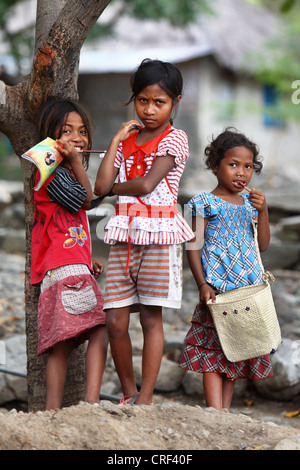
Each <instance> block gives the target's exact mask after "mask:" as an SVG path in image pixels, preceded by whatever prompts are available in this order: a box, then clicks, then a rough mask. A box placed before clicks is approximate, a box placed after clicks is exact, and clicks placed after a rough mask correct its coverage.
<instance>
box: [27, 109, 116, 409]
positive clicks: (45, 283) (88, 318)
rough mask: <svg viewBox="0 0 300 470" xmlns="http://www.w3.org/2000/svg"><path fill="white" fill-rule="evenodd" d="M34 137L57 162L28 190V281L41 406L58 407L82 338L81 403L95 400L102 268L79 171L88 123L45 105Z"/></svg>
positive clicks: (102, 351)
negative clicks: (48, 141)
mask: <svg viewBox="0 0 300 470" xmlns="http://www.w3.org/2000/svg"><path fill="white" fill-rule="evenodd" d="M39 137H40V140H43V139H45V138H46V137H51V138H52V139H57V144H58V145H57V150H58V151H59V152H60V153H61V154H62V156H63V161H62V163H61V164H60V165H59V166H58V167H57V168H56V170H55V171H54V172H53V173H52V174H51V176H50V177H49V178H48V180H47V181H46V182H45V183H44V184H43V186H42V187H41V188H40V189H39V190H38V191H34V204H35V215H34V223H33V229H32V262H31V283H32V284H33V285H40V289H41V294H40V298H39V306H38V354H43V353H45V352H47V353H48V354H49V358H48V363H47V399H46V409H54V408H59V407H61V403H62V398H63V392H64V383H65V376H66V370H67V363H68V358H69V355H70V353H71V351H72V350H73V348H74V347H77V346H78V345H79V344H81V343H82V342H84V341H86V340H89V344H88V348H87V353H86V393H85V401H87V402H90V403H95V402H98V401H99V394H100V386H101V381H102V374H103V370H104V365H105V360H106V353H107V344H108V340H107V334H106V328H105V313H104V311H103V295H102V292H101V290H100V288H99V286H98V284H97V282H96V280H95V278H97V277H98V276H99V275H100V274H101V272H102V270H103V266H102V264H101V263H99V262H97V261H92V258H91V241H90V233H89V226H88V221H87V215H86V210H87V209H90V208H91V200H92V198H93V194H92V189H91V185H90V182H89V179H88V176H87V174H86V172H85V170H86V169H87V166H88V154H85V153H84V150H85V149H88V148H90V146H91V132H90V125H89V121H88V118H87V116H86V114H85V112H84V111H83V109H82V108H81V107H80V106H79V105H78V104H77V103H75V102H72V101H67V100H54V101H49V102H48V103H47V104H46V106H45V107H44V109H43V110H42V113H41V116H40V121H39Z"/></svg>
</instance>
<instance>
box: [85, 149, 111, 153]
mask: <svg viewBox="0 0 300 470" xmlns="http://www.w3.org/2000/svg"><path fill="white" fill-rule="evenodd" d="M105 152H106V150H88V149H86V150H80V153H105Z"/></svg>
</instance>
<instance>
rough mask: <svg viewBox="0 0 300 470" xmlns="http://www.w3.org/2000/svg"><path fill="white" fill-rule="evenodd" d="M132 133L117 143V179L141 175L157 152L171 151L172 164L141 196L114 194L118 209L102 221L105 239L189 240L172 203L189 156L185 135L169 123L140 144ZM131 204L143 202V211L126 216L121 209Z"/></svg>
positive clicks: (189, 233) (136, 241) (187, 229)
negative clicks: (148, 140)
mask: <svg viewBox="0 0 300 470" xmlns="http://www.w3.org/2000/svg"><path fill="white" fill-rule="evenodd" d="M136 137H137V133H135V134H133V135H132V136H130V137H129V139H127V141H125V142H123V143H121V144H120V145H119V148H118V151H117V155H116V159H115V167H117V168H119V182H120V183H122V182H124V181H128V180H129V179H134V178H136V177H139V176H144V175H145V174H146V173H147V172H148V171H149V170H150V168H151V166H152V164H153V162H154V160H155V158H156V157H157V156H165V155H168V154H169V155H172V156H174V157H175V164H174V167H173V168H172V170H171V171H170V172H169V173H168V175H167V176H166V177H165V178H164V179H163V180H162V181H161V182H160V183H159V184H158V185H157V187H156V188H155V189H154V191H152V193H150V194H147V195H146V196H142V197H134V196H119V197H118V200H117V205H116V207H117V208H118V207H119V208H121V210H119V211H118V210H117V211H116V213H115V214H114V215H113V216H112V217H111V219H110V220H109V222H108V224H107V225H106V228H105V230H106V233H105V237H104V241H105V243H108V244H110V245H113V244H115V243H117V242H121V243H130V242H131V243H133V244H135V245H150V244H158V245H161V244H162V245H174V244H181V243H183V242H185V241H188V240H191V239H192V238H193V237H194V234H193V231H192V230H191V228H190V227H189V225H188V224H187V222H186V221H185V219H184V218H183V216H182V215H181V213H180V212H179V211H178V209H177V206H176V204H177V198H178V188H179V182H180V178H181V176H182V173H183V170H184V167H185V164H186V160H187V158H188V156H189V148H188V139H187V135H186V134H185V132H183V131H182V130H179V129H175V128H174V127H172V126H171V125H169V126H168V128H167V129H166V131H164V133H163V134H161V135H160V136H159V137H157V138H155V139H153V140H152V141H150V142H147V143H146V144H144V145H141V146H138V145H137V144H136V142H135V140H136ZM132 205H135V206H134V207H139V206H137V205H144V206H146V207H147V210H146V214H145V212H144V213H143V211H142V213H141V214H140V215H137V214H136V213H135V214H134V215H133V216H132V217H130V215H129V214H128V213H126V210H122V208H126V206H127V207H132ZM160 207H161V208H162V209H163V210H164V215H163V216H160V215H159V212H157V209H159V208H160ZM168 208H169V212H170V216H168V214H167V211H168ZM174 208H175V211H174V210H173V209H174ZM152 209H153V210H152ZM129 226H130V227H129Z"/></svg>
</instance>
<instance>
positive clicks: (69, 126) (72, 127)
mask: <svg viewBox="0 0 300 470" xmlns="http://www.w3.org/2000/svg"><path fill="white" fill-rule="evenodd" d="M59 140H60V141H61V142H62V143H64V142H67V143H70V144H72V145H74V147H75V148H76V150H77V151H80V150H85V149H87V148H88V145H89V138H88V133H87V129H86V127H85V125H84V122H83V120H82V117H81V116H80V114H78V113H77V112H76V111H72V112H71V113H69V114H68V115H67V118H66V121H65V123H64V126H63V129H62V134H61V136H60V137H59Z"/></svg>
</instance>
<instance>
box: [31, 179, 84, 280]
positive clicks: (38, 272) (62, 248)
mask: <svg viewBox="0 0 300 470" xmlns="http://www.w3.org/2000/svg"><path fill="white" fill-rule="evenodd" d="M54 177H55V176H54V174H52V175H51V176H50V177H49V179H48V180H47V182H46V183H45V184H44V185H43V186H42V187H41V188H40V189H39V191H35V192H34V202H35V206H36V208H35V214H34V221H33V229H32V259H31V284H32V285H34V284H38V283H40V282H41V281H42V280H43V278H44V276H45V274H46V272H47V271H49V269H54V268H58V267H60V266H65V265H68V264H86V265H87V266H88V267H89V268H90V269H92V257H91V240H90V233H89V226H88V220H87V215H86V212H85V210H83V209H79V210H78V211H77V212H76V213H71V212H69V211H68V210H67V209H65V208H64V207H62V206H60V205H59V204H56V203H54V202H52V201H51V199H50V196H49V194H48V192H47V186H48V184H49V183H50V182H51V181H52V180H53V178H54Z"/></svg>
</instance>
